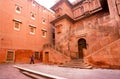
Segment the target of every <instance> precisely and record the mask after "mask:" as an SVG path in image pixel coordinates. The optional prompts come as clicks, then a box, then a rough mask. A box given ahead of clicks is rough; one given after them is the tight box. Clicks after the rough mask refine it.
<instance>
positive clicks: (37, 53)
mask: <svg viewBox="0 0 120 79" xmlns="http://www.w3.org/2000/svg"><path fill="white" fill-rule="evenodd" d="M35 59H37V60H38V59H40V53H39V52H35Z"/></svg>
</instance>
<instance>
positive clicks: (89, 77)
mask: <svg viewBox="0 0 120 79" xmlns="http://www.w3.org/2000/svg"><path fill="white" fill-rule="evenodd" d="M17 66H20V67H23V68H28V69H31V70H35V71H39V72H43V73H47V74H51V75H56V76H59V77H64V78H67V79H120V70H112V69H76V68H64V67H58V66H56V65H43V64H17ZM21 79H22V78H21Z"/></svg>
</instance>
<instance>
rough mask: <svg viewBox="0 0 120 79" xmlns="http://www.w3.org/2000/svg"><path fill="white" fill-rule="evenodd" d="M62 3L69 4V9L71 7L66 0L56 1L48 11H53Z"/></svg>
mask: <svg viewBox="0 0 120 79" xmlns="http://www.w3.org/2000/svg"><path fill="white" fill-rule="evenodd" d="M63 2H66V3H68V4H69V6H70V7H72V4H71V3H70V2H69V1H68V0H60V1H58V2H57V3H56V4H55V5H53V6H52V7H51V8H50V9H51V10H53V11H54V8H55V7H56V6H58V5H60V4H62V3H63Z"/></svg>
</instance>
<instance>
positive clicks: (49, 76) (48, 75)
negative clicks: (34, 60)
mask: <svg viewBox="0 0 120 79" xmlns="http://www.w3.org/2000/svg"><path fill="white" fill-rule="evenodd" d="M13 67H15V68H17V69H20V70H23V71H27V72H31V73H33V74H36V75H41V76H44V77H48V78H53V79H67V78H63V77H58V76H55V75H50V74H46V73H42V72H38V71H34V70H31V69H27V68H23V67H19V66H16V65H14V66H13Z"/></svg>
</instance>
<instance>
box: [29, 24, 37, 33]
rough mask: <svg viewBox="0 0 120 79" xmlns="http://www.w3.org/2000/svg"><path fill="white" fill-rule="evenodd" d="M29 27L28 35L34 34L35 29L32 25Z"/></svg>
mask: <svg viewBox="0 0 120 79" xmlns="http://www.w3.org/2000/svg"><path fill="white" fill-rule="evenodd" d="M29 26H30V34H35V30H36V27H35V26H34V25H29Z"/></svg>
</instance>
